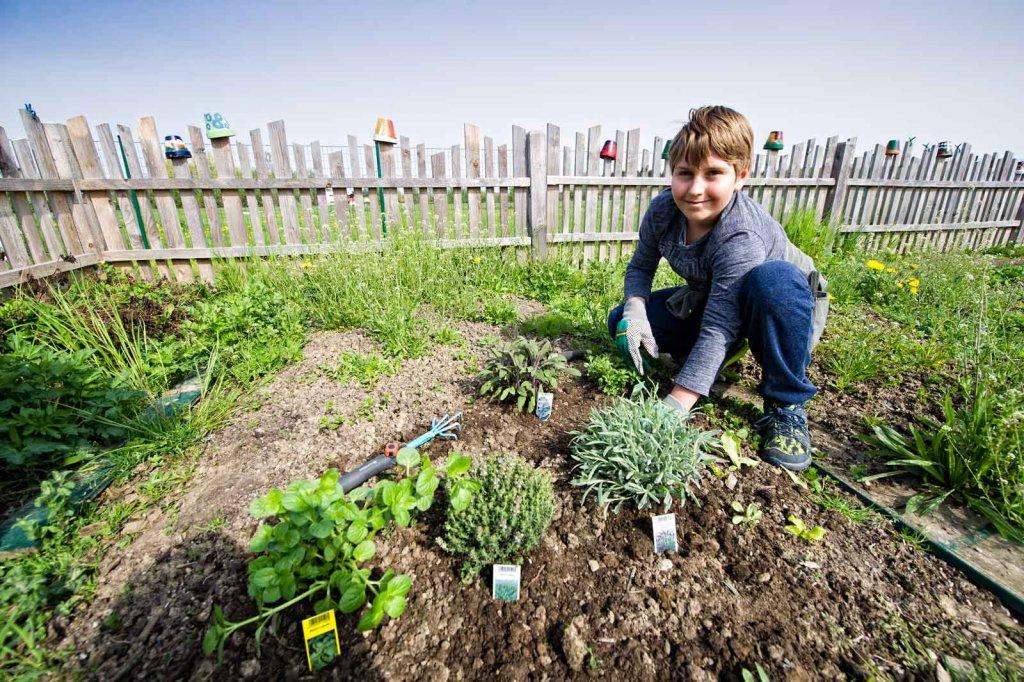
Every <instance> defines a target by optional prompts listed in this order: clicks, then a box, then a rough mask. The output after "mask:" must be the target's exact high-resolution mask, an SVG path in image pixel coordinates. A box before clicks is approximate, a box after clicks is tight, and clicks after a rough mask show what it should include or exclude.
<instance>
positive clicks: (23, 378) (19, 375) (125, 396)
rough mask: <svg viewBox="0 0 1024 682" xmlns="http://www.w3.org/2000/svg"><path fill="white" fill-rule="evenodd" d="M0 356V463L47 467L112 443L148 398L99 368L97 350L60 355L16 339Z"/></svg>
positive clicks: (14, 338) (12, 465)
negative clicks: (71, 455)
mask: <svg viewBox="0 0 1024 682" xmlns="http://www.w3.org/2000/svg"><path fill="white" fill-rule="evenodd" d="M10 346H11V349H10V352H7V353H3V354H0V396H2V397H0V433H3V434H4V435H5V438H3V439H2V440H0V463H2V464H3V465H4V466H7V467H31V468H47V467H51V466H53V465H54V464H57V463H58V462H59V461H60V460H61V459H63V458H65V457H67V456H68V455H70V454H72V453H75V452H77V451H81V450H91V449H93V448H95V447H97V446H104V445H110V444H113V443H115V442H117V441H119V440H121V439H123V438H124V437H125V436H126V435H127V432H126V430H125V428H124V426H123V424H124V423H125V422H126V421H128V419H129V418H130V415H131V414H133V413H134V412H135V411H136V409H137V408H138V406H139V404H140V400H141V398H142V396H143V394H142V393H141V392H139V391H132V390H128V389H127V388H125V387H124V386H123V384H122V383H120V382H118V381H112V380H111V379H110V377H109V375H107V374H105V373H104V372H103V371H102V370H100V369H99V368H98V367H97V365H96V363H94V362H93V359H92V356H93V351H91V350H80V351H77V352H74V353H60V352H56V351H53V350H51V349H49V348H47V347H45V346H42V345H37V344H34V343H30V342H29V341H26V340H24V339H20V338H19V337H17V336H14V337H12V338H11V340H10Z"/></svg>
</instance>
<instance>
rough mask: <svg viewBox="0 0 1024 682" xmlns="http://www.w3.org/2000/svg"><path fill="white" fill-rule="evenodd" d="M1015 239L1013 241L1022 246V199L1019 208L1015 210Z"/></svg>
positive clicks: (1023, 234) (1023, 210)
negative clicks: (1016, 222)
mask: <svg viewBox="0 0 1024 682" xmlns="http://www.w3.org/2000/svg"><path fill="white" fill-rule="evenodd" d="M1016 220H1017V221H1019V222H1018V224H1017V239H1016V240H1015V241H1016V242H1017V243H1018V244H1024V198H1022V200H1021V202H1020V207H1019V208H1018V209H1017V218H1016Z"/></svg>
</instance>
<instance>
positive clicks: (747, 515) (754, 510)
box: [731, 500, 762, 528]
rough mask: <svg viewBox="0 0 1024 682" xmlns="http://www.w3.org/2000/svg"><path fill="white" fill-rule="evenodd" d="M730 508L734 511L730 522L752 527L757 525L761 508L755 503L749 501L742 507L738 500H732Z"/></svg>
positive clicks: (735, 524)
mask: <svg viewBox="0 0 1024 682" xmlns="http://www.w3.org/2000/svg"><path fill="white" fill-rule="evenodd" d="M731 506H732V510H733V511H734V512H736V513H735V514H734V515H733V517H732V524H733V525H734V526H738V525H740V524H743V525H746V526H750V527H751V528H753V527H754V526H756V525H757V522H758V521H760V520H761V516H762V514H761V510H760V509H759V508H758V506H757V505H756V504H754V503H753V502H751V503H750V504H748V505H747V506H746V508H744V506H743V505H742V504H741V503H740V502H739V500H733V503H732V505H731Z"/></svg>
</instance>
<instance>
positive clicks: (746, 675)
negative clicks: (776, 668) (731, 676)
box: [740, 663, 771, 682]
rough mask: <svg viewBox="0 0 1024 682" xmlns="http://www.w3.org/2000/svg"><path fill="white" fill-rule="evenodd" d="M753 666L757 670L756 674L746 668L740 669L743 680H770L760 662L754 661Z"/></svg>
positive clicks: (764, 681) (753, 681)
mask: <svg viewBox="0 0 1024 682" xmlns="http://www.w3.org/2000/svg"><path fill="white" fill-rule="evenodd" d="M754 668H755V669H756V670H757V675H756V676H755V675H754V673H752V672H750V671H749V670H747V669H746V668H744V669H743V670H742V671H740V676H741V677H743V682H771V678H769V677H768V673H766V672H765V670H764V668H762V667H761V664H760V663H755V664H754Z"/></svg>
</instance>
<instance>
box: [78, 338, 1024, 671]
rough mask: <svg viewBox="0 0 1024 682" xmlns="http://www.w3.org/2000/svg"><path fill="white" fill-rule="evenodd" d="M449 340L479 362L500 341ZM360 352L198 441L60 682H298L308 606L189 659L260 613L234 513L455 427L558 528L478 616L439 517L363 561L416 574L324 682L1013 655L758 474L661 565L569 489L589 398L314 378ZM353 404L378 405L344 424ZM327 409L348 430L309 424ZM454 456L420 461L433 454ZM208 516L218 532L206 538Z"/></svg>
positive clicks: (635, 526)
mask: <svg viewBox="0 0 1024 682" xmlns="http://www.w3.org/2000/svg"><path fill="white" fill-rule="evenodd" d="M462 332H463V334H464V335H465V336H466V337H467V339H468V340H469V341H470V346H471V347H472V348H476V347H478V345H477V342H478V341H479V339H480V338H481V337H482V336H483V335H486V334H493V333H495V330H494V329H493V328H488V327H487V326H485V325H464V326H463V327H462ZM369 348H370V344H369V342H368V341H367V340H366V339H365V338H364V337H361V336H359V335H357V334H352V333H329V334H321V335H317V336H316V337H315V338H314V339H313V341H312V342H311V343H310V344H309V346H308V347H307V350H306V357H305V359H304V360H303V361H302V362H300V363H298V364H296V365H294V366H292V367H289V368H287V369H286V370H284V371H283V372H282V373H281V374H280V375H279V376H278V377H277V378H276V380H275V381H274V382H273V383H272V384H270V385H269V386H268V387H267V388H266V389H265V390H263V391H261V393H260V396H259V398H260V401H261V404H259V405H257V406H254V407H253V408H252V409H250V410H248V411H246V412H244V413H242V414H239V415H238V416H237V418H236V419H235V420H234V423H233V424H232V425H231V426H229V427H227V428H225V429H224V430H222V431H221V432H219V433H217V434H215V435H213V436H212V438H211V439H210V442H209V443H208V445H207V448H206V452H205V453H203V455H202V456H201V458H200V461H199V465H198V468H197V471H196V473H195V475H194V478H193V480H192V481H191V483H190V485H189V489H188V490H187V491H186V492H185V493H184V495H183V496H182V497H181V500H180V514H179V516H178V521H177V524H176V525H172V526H171V530H170V532H169V533H168V532H167V530H166V528H167V521H168V519H166V518H164V517H162V516H157V517H154V518H153V519H151V520H150V521H148V522H147V523H148V526H147V527H146V528H145V529H143V530H142V532H141V534H140V536H139V537H138V538H137V539H136V540H135V543H134V544H133V545H132V546H131V547H129V548H128V550H126V551H125V552H123V553H121V552H118V553H116V554H118V556H116V557H114V556H111V557H109V558H108V559H107V562H106V563H105V564H104V566H103V568H102V570H101V574H100V576H99V588H98V592H97V597H96V599H94V600H93V602H92V603H91V604H90V605H89V606H88V607H86V608H85V609H83V611H82V612H80V613H78V614H75V616H74V617H73V618H72V619H71V620H70V621H69V622H66V623H62V624H60V625H61V626H62V627H66V628H67V634H66V638H65V644H70V645H73V646H74V647H75V649H76V650H77V651H78V652H79V654H78V657H77V658H76V659H75V660H74V661H73V663H74V667H76V668H77V670H76V671H75V672H77V673H84V674H85V675H87V676H94V677H96V678H99V679H105V680H106V679H118V678H121V679H212V678H214V677H217V678H222V679H238V678H250V677H251V678H260V679H302V678H307V677H309V674H308V672H307V671H306V662H305V657H304V653H303V650H302V642H301V636H300V634H299V625H298V623H299V620H300V618H302V617H306V616H308V615H311V613H310V612H309V608H310V607H308V606H304V607H302V608H295V609H293V610H292V611H291V612H290V613H289V614H287V615H286V617H283V618H282V619H281V620H280V622H278V623H277V624H276V625H275V626H273V627H271V628H269V629H268V631H267V632H266V633H265V635H264V638H263V648H262V654H261V655H260V656H257V654H256V650H255V644H254V642H253V637H252V632H251V631H245V632H240V633H236V634H235V635H234V636H233V637H232V639H231V640H230V641H229V643H228V646H227V648H226V651H225V659H224V662H223V663H222V664H221V665H220V666H217V665H215V664H214V662H213V661H212V660H209V659H204V658H203V657H202V655H201V652H200V638H201V636H202V632H203V630H204V629H205V627H206V623H207V621H208V619H209V617H210V611H211V608H212V606H213V604H220V605H223V606H224V608H225V613H226V615H227V616H228V617H229V618H231V619H233V620H237V619H239V618H242V617H246V616H249V615H252V614H253V613H254V606H253V603H252V600H251V599H250V598H249V597H248V596H247V595H246V592H245V581H246V568H245V565H246V562H247V560H248V555H247V551H246V547H247V545H248V539H249V537H250V535H251V533H252V532H253V530H254V529H255V527H256V524H255V522H253V520H252V519H250V518H249V517H248V515H247V512H246V508H247V505H248V502H249V501H250V500H251V499H252V498H253V497H255V496H256V495H259V494H262V493H263V492H265V491H266V489H267V488H269V487H271V486H281V485H284V484H286V483H287V482H289V481H290V480H292V479H294V478H297V477H311V476H315V475H318V474H319V473H320V472H321V471H322V470H323V469H324V468H326V467H327V466H339V467H341V468H348V467H352V466H354V465H356V464H358V463H360V462H361V461H363V460H365V459H367V458H368V457H370V456H371V455H372V454H373V453H374V452H375V451H376V450H377V449H378V448H379V447H380V446H381V445H382V444H383V443H384V442H385V441H386V440H390V439H396V438H398V437H399V436H401V438H402V439H409V438H411V437H413V436H415V435H417V433H418V432H419V431H420V430H422V428H423V427H424V425H425V424H429V420H430V417H432V416H438V415H440V414H443V413H445V412H451V411H454V410H457V409H462V410H463V411H464V412H465V417H464V425H465V426H464V433H463V437H462V440H460V441H459V442H458V443H456V444H454V447H455V448H456V449H458V450H460V451H462V452H466V453H467V454H470V455H472V456H480V455H481V454H483V453H486V452H489V451H494V450H502V451H513V452H517V453H519V454H521V455H523V456H524V457H526V458H527V459H528V460H530V461H532V462H534V463H535V464H537V465H538V466H542V467H544V468H546V469H548V470H550V471H551V472H552V473H553V475H554V477H555V480H556V491H557V496H558V502H559V505H558V509H557V511H556V519H555V521H554V523H553V524H552V527H551V529H550V530H549V531H548V534H547V536H546V537H545V539H544V541H543V543H542V545H541V547H540V548H539V549H538V550H537V551H536V552H535V553H534V554H533V555H531V556H530V557H529V560H528V561H527V562H526V563H525V565H524V566H523V573H522V575H523V577H522V593H521V598H520V600H519V602H517V603H514V604H505V603H502V602H496V601H494V600H492V599H491V597H490V590H489V580H490V576H489V575H487V574H486V573H485V574H484V575H482V576H481V579H480V580H478V581H477V582H475V583H473V584H472V585H470V586H468V587H464V586H462V585H461V584H460V583H459V582H458V577H457V571H456V569H457V565H458V562H457V561H456V560H455V559H454V558H453V557H450V556H448V555H446V554H445V553H444V552H443V551H442V550H441V549H440V548H439V547H438V546H437V545H436V543H435V541H434V538H435V537H436V536H437V534H438V533H439V530H440V526H441V524H442V522H443V519H442V517H441V512H440V510H439V509H434V510H431V512H430V513H428V514H427V515H426V518H424V519H421V521H420V522H419V523H417V525H416V526H414V527H413V528H410V529H399V530H397V531H395V532H394V533H392V534H390V535H387V536H383V537H381V538H380V539H379V543H378V544H379V549H378V557H377V558H376V559H375V564H376V565H378V566H381V567H389V568H393V569H394V570H396V571H398V572H400V573H407V574H409V575H411V576H412V577H413V589H412V592H411V593H410V600H409V606H408V609H407V611H406V613H405V614H404V615H403V616H402V617H401V618H400V619H399V620H397V621H394V622H390V623H386V624H385V625H384V626H383V627H382V628H381V629H380V630H379V631H376V632H373V633H370V634H368V635H361V634H359V633H357V632H356V631H355V622H356V618H355V617H354V616H341V617H340V623H339V630H340V634H341V637H342V642H341V646H342V656H341V659H340V660H338V661H337V662H336V663H335V664H334V666H333V667H332V668H331V669H329V670H328V671H325V672H324V673H323V674H322V675H321V676H322V677H324V678H335V679H350V678H358V679H371V680H372V679H384V678H387V679H391V680H414V679H416V680H418V679H433V680H448V679H480V678H494V677H498V678H502V679H522V678H538V679H541V678H550V679H561V678H567V677H575V676H597V677H607V678H612V679H694V680H700V679H715V678H725V679H738V678H739V675H740V672H741V671H742V669H743V668H747V669H750V670H753V669H754V667H755V664H756V663H760V664H761V665H762V666H763V667H764V668H765V669H766V670H767V671H768V673H769V675H771V677H772V679H811V678H815V679H817V678H843V677H851V678H856V679H865V678H867V677H868V676H869V675H870V674H872V673H873V672H876V673H877V672H881V673H882V674H884V675H887V676H891V677H896V678H899V677H901V676H903V674H904V668H903V666H904V665H906V663H905V661H906V660H907V659H908V657H909V656H910V655H911V654H910V649H909V647H911V645H912V643H917V644H918V645H919V646H926V647H928V648H930V649H931V650H932V651H934V652H936V653H940V654H941V653H953V654H955V653H960V652H962V651H964V650H965V647H966V646H967V643H968V642H969V643H970V644H984V645H985V646H987V647H988V648H989V649H991V650H995V649H997V648H999V647H1002V646H1004V645H1005V644H1006V642H1007V641H1014V642H1016V643H1017V644H1024V634H1022V632H1021V629H1020V627H1019V624H1017V623H1016V622H1015V621H1013V620H1012V619H1011V618H1010V617H1009V616H1008V615H1007V613H1006V611H1005V610H1004V609H1003V608H1002V607H1001V606H999V605H998V604H996V603H994V600H993V598H992V597H991V595H989V594H987V593H985V592H982V591H980V590H978V589H977V588H975V587H974V586H973V585H971V584H970V583H969V582H968V581H967V580H966V579H964V578H963V577H962V576H961V575H960V574H958V573H957V572H956V571H954V570H952V569H951V568H949V567H948V566H947V565H946V564H944V563H942V562H941V561H939V560H938V559H936V558H935V557H933V556H930V555H928V554H925V553H922V552H920V551H918V550H917V549H915V548H914V547H913V546H912V545H910V544H908V543H906V542H904V541H902V540H901V539H900V538H899V537H898V536H897V535H894V534H893V532H892V531H891V530H890V529H889V528H888V527H887V526H885V525H874V526H872V525H857V524H853V523H851V522H849V521H847V520H846V519H845V518H844V517H843V516H841V515H839V514H837V513H835V512H829V511H825V510H823V509H821V508H819V507H817V506H816V505H814V504H813V503H812V502H811V501H810V500H809V499H808V498H807V496H806V494H805V493H803V492H802V491H801V490H799V489H798V488H796V487H795V486H794V485H793V484H792V482H791V481H790V480H789V479H788V478H787V477H786V476H785V475H784V474H783V473H781V472H780V471H779V470H776V469H772V468H769V467H768V466H766V465H762V466H758V467H756V468H754V469H751V470H747V471H745V472H744V473H743V475H742V476H740V477H739V481H738V483H737V485H736V487H735V488H734V489H732V490H729V489H728V488H727V487H726V486H725V483H724V482H723V481H722V480H720V479H715V478H708V480H706V481H705V483H704V485H703V488H702V490H701V491H699V493H698V496H699V497H700V499H701V503H700V504H696V503H693V502H688V503H687V504H686V505H684V506H682V507H676V508H675V509H674V511H675V512H676V513H677V515H678V527H679V531H680V552H679V553H678V554H674V555H668V556H657V555H655V554H654V552H653V546H652V542H651V537H650V515H649V514H648V513H638V512H635V511H623V512H622V513H621V514H618V515H615V514H612V515H609V516H608V517H607V518H605V517H604V516H603V515H602V514H601V513H600V512H599V511H596V510H594V509H593V508H590V507H586V508H583V507H581V506H580V505H579V497H580V496H579V492H578V491H577V490H575V489H573V488H571V486H569V484H568V480H569V478H570V477H571V473H570V471H569V459H568V451H569V442H570V436H569V435H568V432H569V431H571V430H573V429H576V428H579V427H581V426H582V425H583V424H584V423H585V421H586V418H587V414H588V413H589V410H590V409H591V408H592V407H593V406H595V405H597V404H600V403H601V402H603V401H605V400H607V399H606V398H603V397H600V396H596V395H594V394H593V392H592V389H591V388H590V386H589V385H588V384H587V383H586V381H585V380H571V381H569V382H568V383H567V384H566V385H564V386H563V387H562V388H560V389H559V390H558V391H557V392H556V396H555V408H554V414H553V416H552V419H551V421H550V422H548V423H541V422H539V421H538V420H537V419H536V418H534V417H532V416H530V415H519V414H515V413H511V412H508V411H506V410H504V409H501V408H498V407H496V406H494V405H491V404H490V403H486V402H481V401H478V400H476V398H475V386H474V384H473V382H472V381H471V380H469V379H467V378H465V377H466V372H465V366H464V365H463V361H464V358H465V351H458V350H457V349H454V348H442V349H438V351H437V352H436V353H435V355H433V356H431V357H428V358H423V359H420V360H415V361H409V362H406V363H405V364H404V365H403V368H402V370H401V372H400V373H399V374H398V375H397V376H395V377H390V378H384V379H383V380H381V382H380V384H378V386H377V387H376V388H375V389H374V390H373V391H370V392H369V393H367V392H366V391H365V390H364V389H362V388H360V387H358V386H357V385H355V384H352V385H348V386H344V385H341V384H339V383H338V382H335V381H331V380H329V379H327V378H325V377H324V376H322V375H321V374H320V373H319V372H318V370H317V368H318V366H319V365H320V364H323V363H327V362H330V361H331V359H332V358H333V357H335V356H336V355H337V353H339V352H341V351H342V350H349V351H351V350H359V351H365V350H368V349H369ZM457 357H458V358H462V359H456V358H457ZM385 395H388V396H389V397H388V399H387V400H386V401H382V400H380V399H381V398H382V397H383V396H385ZM368 396H369V397H374V398H375V404H374V406H373V407H372V408H371V409H369V410H367V409H363V411H362V413H361V414H360V409H361V408H362V407H364V406H365V399H366V398H367V397H368ZM328 400H331V401H332V409H333V410H334V411H336V412H337V413H342V414H351V415H352V416H353V419H352V420H351V422H349V423H344V424H341V425H340V426H338V427H337V429H326V430H325V429H322V428H320V426H319V418H320V416H321V415H322V414H323V412H324V409H325V405H326V401H328ZM382 403H383V404H382ZM451 447H453V446H452V445H449V444H447V443H437V444H434V445H432V446H431V447H430V450H429V451H430V453H431V455H432V456H435V457H443V456H444V454H446V452H447V451H448V450H449V449H450V448H451ZM748 454H749V453H748ZM733 500H739V501H741V502H743V503H744V504H746V503H748V502H755V503H757V504H758V505H759V506H760V507H761V508H762V510H763V511H764V518H763V519H762V520H761V522H760V523H759V524H758V525H756V526H755V527H753V528H751V529H745V528H740V527H737V526H733V524H732V523H731V520H730V518H731V510H730V509H729V505H730V503H731V502H732V501H733ZM787 514H796V515H797V516H799V517H800V518H801V519H803V520H804V521H806V522H807V523H808V524H821V525H823V526H825V527H826V528H827V529H828V531H829V532H828V533H827V534H826V536H825V537H824V539H823V540H821V541H820V542H817V543H813V544H810V543H805V542H804V541H802V540H799V539H797V538H794V537H793V536H790V535H788V534H786V533H785V532H783V530H782V526H783V525H784V522H785V518H786V516H787ZM217 516H223V521H224V522H223V526H222V527H220V528H218V529H217V530H212V531H211V530H200V527H202V526H204V525H205V524H207V522H208V521H209V520H210V519H212V518H214V517H217ZM112 554H115V553H112ZM111 613H115V614H117V616H116V619H115V618H114V617H112V616H110V614H111ZM115 621H116V622H115ZM103 623H105V624H103ZM69 672H71V671H69Z"/></svg>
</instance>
